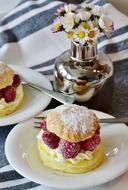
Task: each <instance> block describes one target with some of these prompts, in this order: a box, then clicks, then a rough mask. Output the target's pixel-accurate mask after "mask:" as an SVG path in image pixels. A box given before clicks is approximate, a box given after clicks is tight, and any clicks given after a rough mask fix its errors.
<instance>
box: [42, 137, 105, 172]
mask: <svg viewBox="0 0 128 190" xmlns="http://www.w3.org/2000/svg"><path fill="white" fill-rule="evenodd" d="M38 151H39V156H40V159H41V161H42V162H43V164H44V165H45V166H46V167H49V168H52V169H55V170H58V171H61V172H65V173H72V174H73V173H74V174H75V173H76V174H78V173H85V172H88V171H90V170H93V169H95V168H97V167H98V166H99V165H100V164H101V163H102V161H103V160H104V158H105V156H104V151H103V147H102V145H99V146H98V147H97V148H96V150H95V151H94V152H93V158H92V159H91V160H81V161H79V162H78V163H75V164H73V163H71V162H69V161H65V162H59V161H57V160H56V159H55V158H53V157H51V155H50V154H49V153H48V151H47V150H46V148H45V146H44V145H43V143H42V142H41V141H40V140H38Z"/></svg>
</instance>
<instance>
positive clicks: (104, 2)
mask: <svg viewBox="0 0 128 190" xmlns="http://www.w3.org/2000/svg"><path fill="white" fill-rule="evenodd" d="M94 4H95V5H99V6H103V5H105V4H106V0H100V1H98V2H97V3H94Z"/></svg>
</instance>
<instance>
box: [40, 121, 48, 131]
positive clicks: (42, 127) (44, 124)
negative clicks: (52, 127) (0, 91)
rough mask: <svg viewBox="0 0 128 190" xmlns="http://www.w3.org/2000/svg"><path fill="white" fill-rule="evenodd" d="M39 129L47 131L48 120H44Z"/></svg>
mask: <svg viewBox="0 0 128 190" xmlns="http://www.w3.org/2000/svg"><path fill="white" fill-rule="evenodd" d="M39 127H40V128H41V129H43V130H44V131H47V127H46V120H45V119H43V120H42V121H41V123H40V125H39Z"/></svg>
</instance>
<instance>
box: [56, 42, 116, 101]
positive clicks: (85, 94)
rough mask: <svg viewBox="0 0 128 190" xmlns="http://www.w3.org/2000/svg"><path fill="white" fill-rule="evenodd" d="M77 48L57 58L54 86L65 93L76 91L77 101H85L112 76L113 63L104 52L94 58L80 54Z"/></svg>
mask: <svg viewBox="0 0 128 190" xmlns="http://www.w3.org/2000/svg"><path fill="white" fill-rule="evenodd" d="M80 47H81V45H80ZM94 49H96V48H95V47H94ZM76 50H77V52H75V53H74V52H72V51H74V49H73V48H71V51H70V50H68V51H66V52H64V53H63V54H61V55H60V56H59V57H58V58H57V59H56V61H55V69H54V88H55V90H57V91H60V92H63V93H74V97H75V100H76V101H79V102H84V101H87V100H89V99H90V98H91V97H93V96H94V95H95V94H96V93H97V91H98V90H100V88H101V87H102V86H103V84H104V83H105V81H106V80H107V79H108V78H109V77H111V76H112V74H113V64H112V62H111V60H110V59H109V57H108V56H107V55H106V54H104V53H103V52H99V54H98V55H97V53H95V56H94V58H92V57H91V59H87V57H86V56H85V55H87V54H84V57H81V55H83V54H80V52H79V49H76ZM84 50H85V48H84ZM78 54H79V56H78ZM88 56H90V54H88ZM78 57H79V60H77V59H78ZM80 58H82V59H83V58H85V60H84V61H83V60H80Z"/></svg>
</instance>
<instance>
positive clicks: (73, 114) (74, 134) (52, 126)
mask: <svg viewBox="0 0 128 190" xmlns="http://www.w3.org/2000/svg"><path fill="white" fill-rule="evenodd" d="M46 123H47V129H48V130H49V131H50V132H52V133H55V134H56V135H57V136H58V137H60V138H62V139H65V140H67V141H69V142H80V141H84V140H85V139H88V138H90V137H92V136H93V135H94V134H95V131H96V130H97V129H98V128H100V125H99V119H98V118H97V116H96V115H95V114H94V113H93V112H92V111H91V110H89V109H88V108H86V107H84V106H79V105H75V104H72V105H68V104H67V105H61V106H58V107H57V108H55V109H54V110H53V111H51V112H49V113H48V115H47V118H46Z"/></svg>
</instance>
